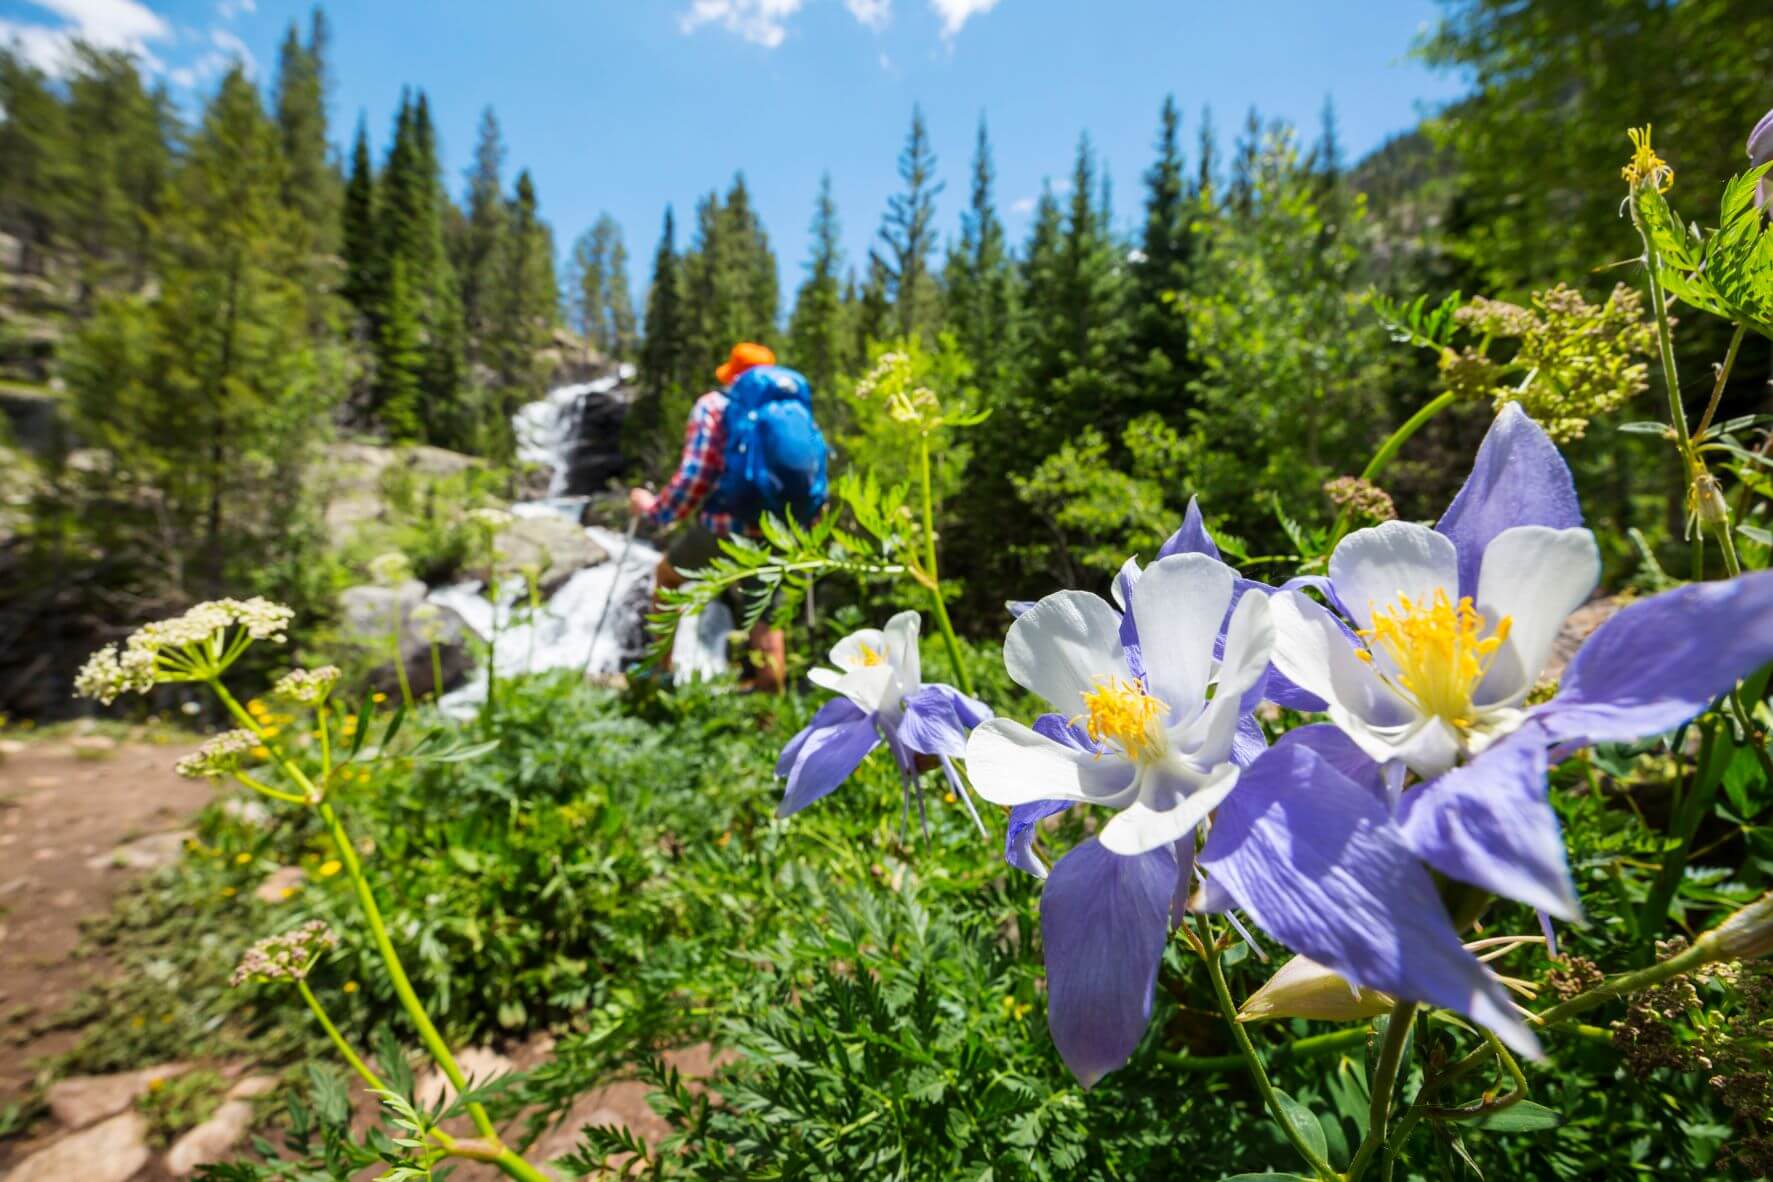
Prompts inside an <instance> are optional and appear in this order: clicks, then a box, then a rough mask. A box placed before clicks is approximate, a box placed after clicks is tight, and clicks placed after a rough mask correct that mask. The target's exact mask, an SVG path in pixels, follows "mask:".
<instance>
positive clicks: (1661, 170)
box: [1619, 124, 1674, 193]
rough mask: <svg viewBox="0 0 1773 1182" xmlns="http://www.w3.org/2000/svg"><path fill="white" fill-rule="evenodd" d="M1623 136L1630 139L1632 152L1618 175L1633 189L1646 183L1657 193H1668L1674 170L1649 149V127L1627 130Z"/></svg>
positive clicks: (1646, 125)
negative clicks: (1628, 160)
mask: <svg viewBox="0 0 1773 1182" xmlns="http://www.w3.org/2000/svg"><path fill="white" fill-rule="evenodd" d="M1625 134H1626V135H1627V136H1629V137H1630V139H1631V146H1632V149H1633V150H1632V154H1631V161H1630V162H1629V163H1628V164H1626V166H1625V167H1624V168H1622V169H1620V170H1619V175H1620V176H1622V177H1624V178H1625V183H1626V184H1628V185H1630V186H1631V187H1632V188H1634V189H1635V188H1637V187H1638V186H1639V185H1642V184H1645V183H1648V184H1650V185H1653V186H1654V187H1655V189H1656V191H1657V192H1658V193H1666V192H1668V191H1669V189H1670V188H1671V187H1673V185H1674V169H1672V168H1670V167H1669V166H1668V161H1666V160H1664V159H1663V158H1662V157H1660V156H1658V155H1657V154H1656V151H1655V149H1653V148H1651V147H1650V127H1649V125H1648V124H1645V125H1644V126H1643V127H1632V128H1628V129H1627V130H1626V132H1625Z"/></svg>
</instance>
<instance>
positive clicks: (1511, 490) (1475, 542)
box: [1435, 402, 1582, 597]
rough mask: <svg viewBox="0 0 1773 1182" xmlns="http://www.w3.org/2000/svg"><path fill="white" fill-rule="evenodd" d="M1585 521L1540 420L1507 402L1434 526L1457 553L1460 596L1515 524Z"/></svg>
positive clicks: (1565, 525)
mask: <svg viewBox="0 0 1773 1182" xmlns="http://www.w3.org/2000/svg"><path fill="white" fill-rule="evenodd" d="M1581 524H1582V507H1581V505H1580V504H1579V503H1578V502H1577V500H1576V484H1575V482H1574V481H1573V480H1572V479H1571V478H1570V469H1569V468H1568V467H1567V466H1565V464H1564V457H1563V456H1561V455H1559V454H1558V449H1557V446H1556V445H1555V444H1553V443H1552V441H1551V439H1550V438H1549V437H1547V435H1546V434H1545V432H1544V430H1543V429H1541V428H1540V426H1539V424H1538V423H1535V422H1534V421H1533V420H1532V419H1530V418H1528V417H1527V414H1526V412H1525V411H1523V410H1522V409H1521V408H1520V406H1519V405H1517V404H1516V403H1512V402H1511V403H1509V404H1508V405H1507V406H1504V407H1503V408H1502V413H1501V414H1499V415H1497V416H1496V421H1495V422H1493V423H1491V424H1490V430H1489V431H1488V432H1487V433H1486V434H1485V435H1484V442H1483V444H1482V445H1481V446H1479V448H1478V453H1477V459H1476V460H1475V461H1474V462H1473V464H1472V468H1471V475H1470V476H1468V477H1466V478H1465V484H1464V486H1463V487H1461V488H1460V490H1459V494H1458V495H1457V496H1455V497H1454V498H1453V503H1452V504H1451V505H1449V506H1447V512H1446V514H1445V515H1444V516H1442V518H1441V520H1440V523H1439V524H1438V525H1436V526H1435V529H1437V530H1439V531H1440V532H1441V533H1443V534H1445V535H1447V537H1449V538H1451V539H1452V540H1453V545H1454V546H1455V547H1457V548H1458V551H1459V594H1461V595H1470V596H1474V597H1475V596H1476V595H1477V588H1478V567H1479V566H1480V565H1481V564H1482V563H1483V559H1484V549H1485V547H1487V546H1488V545H1489V544H1490V539H1492V538H1494V537H1495V536H1496V535H1497V534H1499V533H1501V532H1502V531H1503V530H1505V529H1511V528H1513V527H1514V526H1517V525H1548V526H1551V527H1552V528H1554V529H1571V528H1574V527H1576V526H1579V525H1581Z"/></svg>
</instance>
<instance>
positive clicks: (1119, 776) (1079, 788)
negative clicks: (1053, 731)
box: [967, 718, 1137, 808]
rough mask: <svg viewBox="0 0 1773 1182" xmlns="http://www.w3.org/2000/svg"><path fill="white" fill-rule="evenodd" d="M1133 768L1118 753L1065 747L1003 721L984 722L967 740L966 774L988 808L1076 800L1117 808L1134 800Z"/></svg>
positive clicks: (1134, 769)
mask: <svg viewBox="0 0 1773 1182" xmlns="http://www.w3.org/2000/svg"><path fill="white" fill-rule="evenodd" d="M1136 770H1137V769H1136V768H1135V767H1134V765H1133V764H1132V763H1131V762H1129V761H1128V760H1126V759H1123V758H1121V757H1120V756H1118V755H1112V754H1109V755H1100V756H1098V755H1094V754H1092V753H1090V752H1088V751H1079V750H1077V749H1075V748H1072V747H1066V746H1064V745H1063V744H1060V743H1055V742H1054V741H1053V740H1051V739H1049V738H1046V737H1045V736H1043V735H1038V734H1036V733H1035V732H1034V731H1032V730H1030V729H1029V728H1027V727H1025V726H1023V725H1022V724H1021V723H1019V722H1012V721H1010V720H1009V719H1007V718H993V719H990V720H988V721H986V722H982V723H980V724H979V725H978V726H976V727H974V728H973V733H972V734H971V735H969V736H967V774H968V775H970V776H971V777H972V780H973V787H974V788H975V789H977V790H978V793H979V795H980V796H983V797H984V798H985V799H986V800H989V801H990V802H991V803H992V804H1001V805H1009V806H1012V807H1013V806H1015V805H1018V804H1028V803H1031V802H1033V801H1037V800H1077V801H1086V802H1088V803H1091V804H1103V805H1107V806H1109V807H1110V808H1118V807H1120V806H1122V805H1124V804H1126V803H1128V802H1130V801H1131V800H1132V799H1133V794H1134V778H1135V775H1136Z"/></svg>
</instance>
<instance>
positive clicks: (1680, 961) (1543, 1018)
mask: <svg viewBox="0 0 1773 1182" xmlns="http://www.w3.org/2000/svg"><path fill="white" fill-rule="evenodd" d="M1718 957H1719V952H1718V950H1717V948H1716V947H1715V941H1714V939H1713V933H1711V932H1707V933H1706V934H1705V935H1703V936H1701V937H1699V939H1697V940H1695V941H1694V942H1693V946H1692V947H1691V948H1688V949H1687V950H1686V951H1685V952H1679V953H1676V954H1675V955H1674V956H1671V957H1669V958H1668V959H1667V960H1664V961H1659V962H1658V963H1656V964H1653V965H1651V966H1650V967H1648V968H1643V969H1638V970H1637V971H1636V972H1632V973H1621V974H1620V975H1619V976H1617V977H1614V978H1613V979H1612V980H1610V981H1603V982H1601V983H1600V984H1599V985H1596V986H1595V987H1594V988H1593V989H1590V990H1588V991H1587V992H1585V993H1579V994H1577V995H1576V996H1575V997H1572V998H1571V999H1570V1000H1569V1001H1566V1002H1563V1003H1562V1004H1560V1005H1555V1006H1553V1007H1552V1008H1551V1009H1549V1010H1546V1011H1545V1012H1544V1013H1543V1014H1535V1015H1533V1016H1532V1017H1530V1018H1528V1019H1527V1020H1528V1021H1529V1022H1532V1023H1533V1024H1534V1025H1535V1026H1555V1025H1557V1024H1558V1023H1559V1022H1566V1021H1568V1020H1569V1019H1571V1018H1574V1017H1575V1016H1576V1015H1577V1014H1584V1013H1587V1012H1588V1011H1589V1010H1592V1009H1594V1008H1595V1007H1596V1006H1598V1005H1602V1004H1604V1003H1606V1002H1609V1001H1612V1000H1613V999H1614V998H1618V997H1624V996H1625V995H1627V994H1629V993H1636V992H1638V991H1639V990H1640V989H1648V988H1650V987H1651V986H1653V985H1660V984H1662V983H1663V982H1664V981H1666V980H1668V979H1669V978H1670V977H1678V976H1680V975H1681V974H1682V973H1686V972H1691V971H1692V970H1694V969H1696V968H1699V967H1701V966H1702V965H1707V964H1710V963H1711V962H1712V961H1714V960H1717V959H1718Z"/></svg>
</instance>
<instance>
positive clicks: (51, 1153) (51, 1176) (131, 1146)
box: [5, 1112, 151, 1182]
mask: <svg viewBox="0 0 1773 1182" xmlns="http://www.w3.org/2000/svg"><path fill="white" fill-rule="evenodd" d="M150 1156H151V1154H150V1153H149V1152H148V1122H147V1120H146V1118H144V1117H143V1116H142V1114H141V1113H139V1112H125V1113H122V1114H121V1115H119V1116H113V1117H112V1118H111V1119H110V1120H107V1121H105V1122H104V1123H102V1124H96V1125H93V1126H92V1127H90V1128H87V1129H82V1130H81V1131H80V1132H78V1133H70V1134H69V1135H67V1136H66V1137H63V1138H62V1139H61V1140H59V1141H57V1142H55V1143H54V1144H52V1145H49V1146H47V1147H46V1148H43V1149H40V1150H38V1151H37V1152H36V1153H33V1154H32V1155H31V1156H30V1157H27V1158H26V1159H25V1160H24V1161H22V1162H20V1163H19V1164H18V1165H16V1166H14V1167H13V1168H12V1172H11V1173H9V1174H7V1175H6V1179H5V1182H70V1180H71V1179H76V1178H77V1179H79V1180H80V1182H129V1179H130V1178H133V1177H135V1175H136V1173H137V1172H139V1171H140V1170H141V1168H142V1167H143V1166H145V1165H147V1164H148V1159H149V1157H150Z"/></svg>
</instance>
